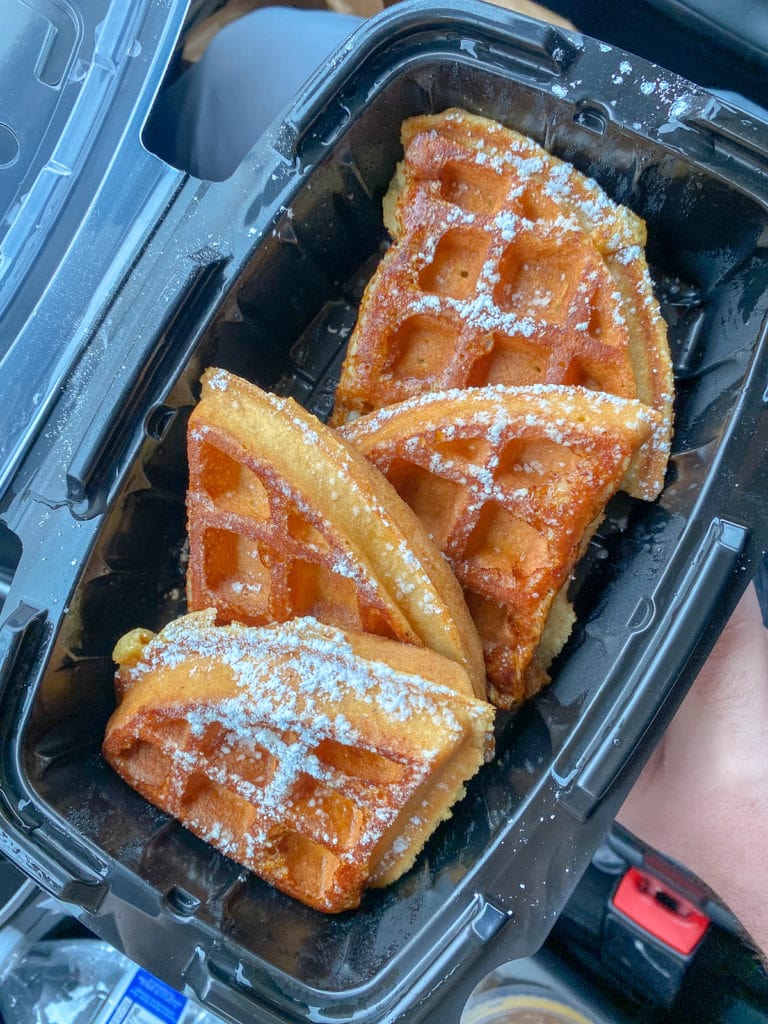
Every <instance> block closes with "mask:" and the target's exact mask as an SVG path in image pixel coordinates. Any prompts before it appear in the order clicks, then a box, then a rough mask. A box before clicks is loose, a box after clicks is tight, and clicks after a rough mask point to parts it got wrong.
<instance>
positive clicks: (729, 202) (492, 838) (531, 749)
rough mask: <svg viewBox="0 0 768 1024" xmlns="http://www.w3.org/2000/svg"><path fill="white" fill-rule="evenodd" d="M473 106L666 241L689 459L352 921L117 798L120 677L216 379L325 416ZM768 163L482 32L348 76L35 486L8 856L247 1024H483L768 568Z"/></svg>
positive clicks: (639, 510) (448, 17)
mask: <svg viewBox="0 0 768 1024" xmlns="http://www.w3.org/2000/svg"><path fill="white" fill-rule="evenodd" d="M627 66H628V67H629V70H627ZM619 79H620V80H621V81H618V80H619ZM451 105H462V106H464V107H466V108H468V109H470V110H472V111H475V112H477V113H481V114H485V115H488V116H491V117H494V118H497V119H499V120H501V121H503V122H504V123H506V124H509V125H510V126H512V127H514V128H516V129H518V130H520V131H523V132H525V133H527V134H530V135H532V136H533V137H534V138H536V139H537V140H538V141H539V142H541V143H543V144H544V145H545V146H546V147H547V148H549V149H551V150H552V151H553V152H554V153H555V154H557V155H558V156H561V157H564V158H566V159H568V160H571V161H573V162H574V163H575V164H576V166H577V167H579V169H581V170H583V171H585V172H587V173H588V174H590V175H592V176H594V177H595V178H596V179H597V180H598V181H599V182H600V184H602V185H603V186H604V187H605V188H606V189H607V190H608V192H609V193H610V194H611V195H613V196H614V197H615V198H616V199H618V200H620V201H622V202H625V203H627V204H628V205H630V206H631V207H632V208H633V209H635V210H636V211H637V212H638V213H640V214H641V215H642V216H644V217H645V218H646V220H647V222H648V230H649V246H648V255H649V259H650V263H651V268H652V273H653V276H654V279H655V282H656V285H657V289H658V294H659V297H660V300H661V303H662V309H663V311H664V314H665V316H666V318H667V320H668V323H669V325H670V342H671V346H672V350H673V358H674V364H675V371H676V378H677V402H676V434H675V442H674V456H673V459H672V462H671V465H670V469H669V474H668V479H667V485H666V487H665V490H664V493H663V494H662V496H661V498H660V499H659V501H658V502H656V503H654V504H643V503H640V502H635V501H631V500H629V499H626V498H621V497H620V498H619V499H617V500H616V501H615V502H614V503H613V505H612V506H611V509H610V515H609V517H608V519H607V521H606V523H605V525H604V527H603V528H602V529H601V531H600V533H599V535H598V536H597V537H596V538H595V540H594V541H593V543H592V545H591V547H590V550H589V552H588V553H587V556H586V557H585V559H584V561H583V563H582V565H581V566H580V569H579V573H578V577H577V580H576V581H575V585H574V600H575V603H576V607H577V610H578V613H579V622H578V626H577V628H576V630H575V633H574V636H573V637H572V639H571V641H570V642H569V644H568V646H567V648H566V649H565V651H564V652H563V655H562V656H561V657H560V659H559V660H558V662H557V664H556V666H555V671H554V681H553V683H552V685H551V686H550V687H549V688H548V689H547V690H546V691H544V692H543V693H542V694H540V695H539V696H538V697H537V698H536V699H535V700H534V701H532V702H531V703H530V704H529V705H528V706H527V707H525V708H524V709H523V710H522V711H521V712H519V713H518V714H517V715H516V716H514V717H511V716H500V721H499V729H498V753H497V757H496V760H495V761H494V762H493V764H491V765H489V766H488V767H487V768H486V769H484V770H483V771H482V772H481V773H480V775H479V776H478V777H477V778H476V779H475V780H474V782H473V783H472V784H471V786H470V789H469V793H468V795H467V798H466V799H465V800H464V801H463V803H462V804H461V806H460V807H459V808H458V809H457V811H456V814H455V815H454V817H453V818H452V819H451V820H450V821H449V822H447V823H446V824H445V825H443V826H442V827H441V828H440V829H439V830H438V832H437V833H436V834H435V836H434V837H433V839H432V840H431V841H430V842H429V844H428V846H427V848H426V850H425V851H424V853H423V854H422V856H421V857H420V858H419V860H418V862H417V864H416V866H415V868H414V869H413V870H412V871H411V872H409V874H408V875H407V876H406V877H404V878H403V879H402V880H401V881H400V882H398V883H397V884H396V885H395V886H393V887H391V888H390V889H388V890H386V891H383V892H371V893H369V894H368V895H367V896H366V897H365V899H364V901H363V904H362V906H361V907H360V909H359V910H357V911H355V912H351V913H347V914H344V915H341V916H338V917H335V918H332V917H326V916H323V915H321V914H319V913H316V912H314V911H311V910H308V909H307V908H305V907H302V906H301V905H299V904H297V903H295V902H294V901H292V900H290V899H289V898H287V897H285V896H283V895H281V894H280V893H278V892H276V891H274V890H272V889H271V888H270V887H269V886H267V885H265V884H263V883H262V882H260V881H259V880H258V879H256V878H254V877H252V876H250V875H249V874H248V873H247V872H245V871H243V870H242V869H240V868H239V867H238V866H237V865H235V864H233V863H232V862H230V861H228V860H227V859H226V858H224V857H223V856H220V855H219V854H217V853H216V852H215V851H213V850H211V849H209V848H208V847H207V846H206V845H205V844H204V843H202V842H201V841H199V840H197V839H196V838H195V837H193V836H192V835H190V834H189V833H188V832H186V831H185V830H184V829H182V828H181V827H180V826H178V825H176V824H175V823H174V822H172V821H170V820H169V819H168V818H167V817H166V816H165V815H162V814H160V813H159V812H158V811H156V810H154V809H153V808H151V807H150V806H149V805H148V804H147V803H146V802H145V801H144V800H142V799H141V798H140V797H139V796H138V795H137V794H136V793H134V792H132V791H131V790H130V789H129V788H128V787H127V786H125V785H124V784H123V783H122V782H121V781H120V780H119V779H118V778H117V777H116V776H115V775H114V774H113V773H112V772H111V770H110V769H109V768H108V767H107V766H106V764H105V763H104V762H103V760H102V759H101V756H100V753H99V747H100V741H101V736H102V734H103V728H104V724H105V722H106V719H107V717H108V715H109V713H110V711H111V709H112V707H113V704H114V700H113V696H112V688H111V678H112V664H111V661H110V654H111V650H112V646H113V644H114V641H115V640H116V638H117V637H118V636H119V635H120V634H121V633H122V632H124V631H125V630H127V629H129V628H132V627H134V626H136V625H138V624H141V625H144V626H148V627H150V628H156V627H159V626H160V625H162V624H163V623H164V622H166V621H167V620H168V619H169V618H171V617H173V616H174V615H176V614H178V613H179V612H181V611H183V608H184V599H183V594H184V575H183V573H184V559H183V549H184V525H185V524H184V492H185V487H186V465H185V455H184V436H185V424H186V417H187V415H188V413H189V411H190V409H191V408H192V406H193V405H194V402H195V401H196V398H197V395H198V383H197V382H198V380H199V376H200V374H201V372H202V370H203V369H204V368H205V367H206V366H208V365H211V364H215V365H220V366H225V367H227V368H229V369H231V370H233V371H235V372H237V373H240V374H242V375H243V376H245V377H248V378H249V379H251V380H254V381H256V382H257V383H259V384H261V385H262V386H264V387H267V388H271V389H275V390H278V391H280V392H282V393H289V394H293V395H295V396H296V397H297V398H299V399H300V400H301V401H302V402H303V403H304V404H306V405H307V406H308V407H309V408H310V409H311V410H313V411H315V412H317V413H318V414H319V415H325V414H326V413H327V412H328V411H329V408H330V403H331V396H332V392H333V387H334V383H335V379H336V374H337V373H338V366H339V361H340V359H341V357H342V353H343V346H344V342H345V339H346V337H347V336H348V334H349V331H350V329H351V327H352V324H353V322H354V317H355V309H356V304H357V302H358V301H359V297H360V294H361V291H362V288H363V286H364V283H365V281H366V280H367V277H368V276H369V275H370V273H371V271H372V269H373V267H374V266H375V262H376V260H377V258H378V257H379V256H380V254H381V252H382V251H383V246H384V244H385V236H384V231H383V227H382V223H381V212H380V201H381V197H382V194H383V192H384V190H385V188H386V186H387V183H388V181H389V179H390V177H391V175H392V173H393V170H394V167H395V163H396V161H397V159H398V158H399V155H400V145H399V127H400V124H401V122H402V120H403V119H404V118H406V117H408V116H410V115H412V114H415V113H420V112H425V111H437V110H441V109H443V108H445V107H447V106H451ZM767 154H768V129H766V127H765V126H764V125H760V124H757V123H754V122H752V121H750V119H749V118H748V117H746V116H745V115H742V114H741V113H739V112H737V111H735V110H732V109H730V108H728V107H726V106H724V105H723V104H720V103H718V102H717V101H715V100H713V99H712V98H711V97H709V96H708V95H707V94H706V93H703V92H702V91H701V90H699V89H697V88H696V87H694V86H691V85H689V84H688V83H685V82H682V81H680V80H679V79H676V78H675V77H674V76H671V75H666V74H665V73H664V72H661V71H659V69H658V68H655V67H652V66H650V65H647V64H645V63H644V62H642V61H640V60H638V59H637V58H634V57H632V56H630V55H626V54H622V53H618V52H617V51H615V50H611V49H610V48H607V47H604V46H602V45H601V44H599V43H597V42H594V41H592V40H588V39H584V38H582V37H578V36H568V35H567V34H563V33H560V32H558V31H555V30H553V29H552V28H550V27H545V26H543V25H540V24H538V23H536V22H532V21H529V20H527V19H523V18H518V17H515V16H513V15H508V14H506V13H504V12H500V11H499V10H498V9H496V8H488V7H485V6H484V5H482V4H475V3H466V4H465V5H461V6H455V7H453V6H452V7H449V8H446V9H443V10H442V11H441V12H440V13H435V12H434V11H432V10H431V9H429V8H427V7H426V6H425V5H423V4H421V3H419V2H416V3H407V4H405V5H403V6H402V7H398V8H396V9H393V10H391V11H388V12H387V13H385V15H383V16H382V17H381V18H379V19H376V20H375V21H374V22H372V23H370V24H368V25H367V26H366V27H365V28H364V29H363V30H362V31H361V32H360V33H359V34H358V35H357V36H356V37H355V38H354V40H353V41H352V43H351V44H350V45H349V46H348V47H347V49H346V50H345V51H344V52H342V53H340V54H338V55H337V56H336V57H334V58H332V59H331V60H330V61H329V63H328V65H327V66H326V68H325V69H323V71H322V73H320V74H318V76H317V77H316V78H315V79H314V80H313V82H312V83H311V84H310V86H309V87H308V88H307V90H306V91H305V93H304V94H303V95H302V96H301V97H300V98H299V100H298V101H297V103H296V105H295V107H294V108H293V109H292V111H291V112H290V113H289V115H288V117H287V118H286V119H285V120H284V121H283V122H282V123H281V124H280V125H277V126H275V128H274V130H273V131H272V132H270V133H269V134H268V135H267V137H265V139H264V140H262V142H261V143H260V145H259V146H257V147H256V149H255V150H254V151H253V153H252V154H251V156H250V157H249V158H248V159H247V160H246V161H245V162H244V164H243V166H242V167H241V168H240V169H239V170H238V171H237V173H236V174H235V175H234V176H233V177H232V178H231V179H230V180H229V181H227V182H223V183H220V184H217V185H207V184H205V183H200V182H196V181H194V180H191V179H189V180H187V181H186V182H185V183H184V185H183V187H182V188H181V189H180V191H179V193H178V195H177V197H176V199H175V202H174V203H173V204H172V205H171V206H170V207H169V208H168V210H167V211H166V212H165V214H164V215H163V217H162V219H161V220H159V221H158V225H157V230H156V232H155V234H154V235H153V237H152V239H151V240H150V242H149V243H148V244H147V246H146V248H145V250H144V251H143V253H142V257H141V259H140V260H138V261H137V263H136V264H135V266H134V267H133V268H132V270H131V273H130V274H129V275H127V277H126V279H125V281H124V283H123V285H122V286H121V289H120V291H119V292H118V293H117V294H116V296H115V299H114V303H113V306H112V313H111V318H110V322H109V325H108V328H106V327H105V330H104V332H103V333H102V335H101V336H100V337H98V338H96V339H95V340H94V344H93V346H92V348H91V351H89V353H88V359H87V360H86V361H84V363H83V364H82V366H81V367H80V369H79V371H78V373H76V374H75V376H74V378H73V380H72V382H71V384H70V387H69V388H68V389H67V391H65V393H64V395H63V396H62V399H61V401H60V403H59V405H58V406H57V407H56V408H55V409H54V410H53V413H52V415H51V418H50V421H49V425H48V427H47V429H46V431H45V434H44V435H42V436H41V437H40V438H39V439H38V442H37V444H36V446H35V447H34V448H33V450H32V452H31V454H30V456H29V458H28V459H27V461H26V463H25V464H24V465H23V466H22V469H21V471H20V473H19V474H18V475H17V478H16V479H15V481H14V497H13V501H12V502H11V504H10V505H9V507H8V509H7V512H6V523H7V528H8V530H9V531H11V533H12V534H13V536H15V537H17V538H18V539H19V543H20V545H21V549H22V554H21V556H20V560H19V561H18V566H17V567H16V568H15V569H14V570H13V575H12V578H11V580H10V583H9V586H8V594H7V598H6V607H5V609H4V612H3V614H4V615H5V616H6V617H7V618H6V620H5V621H4V622H3V623H2V624H0V638H2V643H3V648H2V649H3V650H4V651H7V652H8V654H7V655H6V656H5V660H4V661H3V662H2V664H0V749H2V751H3V754H2V760H1V761H0V788H1V790H2V803H1V804H0V847H1V848H2V849H3V851H4V852H6V854H7V855H9V856H10V857H11V858H12V859H14V860H15V861H16V862H17V863H20V864H22V866H23V867H24V868H25V870H26V871H28V872H29V873H30V874H32V875H33V876H34V877H36V878H38V879H39V880H40V881H41V882H42V884H43V885H44V886H45V887H47V888H49V889H50V890H51V891H54V892H56V893H57V895H59V896H60V897H61V898H63V899H65V900H67V901H68V902H69V903H70V904H71V906H72V907H74V908H76V912H77V913H78V914H80V916H82V917H83V919H84V920H85V921H86V922H87V924H88V925H89V926H90V927H91V928H92V929H93V930H94V931H96V932H97V933H98V934H100V935H102V936H103V937H104V938H106V939H108V940H109V941H111V942H113V943H114V944H115V945H117V946H119V947H120V948H122V949H124V950H125V951H126V952H127V953H128V954H129V955H130V956H131V957H133V959H135V960H137V961H138V962H140V963H142V964H143V965H144V966H146V967H147V968H149V969H150V970H152V971H153V972H154V973H155V974H157V975H159V976H160V977H162V978H163V979H164V980H166V981H168V982H169V983H171V984H174V985H176V986H177V987H183V986H185V985H186V986H189V988H190V989H192V990H194V991H195V992H196V993H197V994H198V996H199V997H200V998H202V999H203V1000H204V1001H205V1002H206V1003H208V1004H209V1005H210V1006H212V1007H213V1008H214V1009H216V1010H217V1011H218V1012H220V1013H222V1014H224V1015H229V1016H231V1017H232V1019H235V1020H238V1021H242V1022H245V1021H303V1020H332V1019H336V1020H339V1019H343V1020H360V1021H363V1020H364V1021H370V1022H375V1021H395V1020H409V1021H416V1020H421V1019H428V1020H432V1021H441V1022H443V1021H444V1022H451V1021H457V1020H458V1017H459V1014H460V1010H461V1006H462V1005H463V1001H464V999H465V998H466V994H467V993H468V991H469V990H470V988H471V987H472V985H473V984H475V983H476V982H477V981H478V980H479V979H480V978H481V977H482V976H483V974H484V973H485V972H486V971H488V970H489V969H490V968H491V967H493V966H495V964H497V963H500V962H502V961H504V960H508V959H511V958H514V957H520V956H524V955H527V954H529V953H531V952H532V951H534V950H535V949H537V948H538V946H539V945H540V944H541V942H542V941H543V939H544V937H545V936H546V934H547V932H548V930H549V928H550V927H551V926H552V924H553V922H554V920H555V918H556V917H557V915H558V913H559V912H560V910H561V909H562V907H563V906H564V904H565V902H566V899H567V896H568V894H569V892H570V891H571V890H572V888H573V887H574V886H575V884H576V882H577V880H578V878H579V877H580V875H581V873H582V872H583V870H584V869H585V867H586V865H587V864H588V863H589V860H590V857H591V855H592V853H593V852H594V850H595V849H596V847H597V845H598V843H599V841H600V838H601V836H602V834H603V832H604V831H605V829H606V828H607V826H608V824H609V823H610V821H611V820H612V818H613V816H614V813H615V811H616V809H617V807H618V806H619V803H620V801H621V799H622V797H623V795H624V793H625V792H626V791H627V789H628V787H629V785H630V784H631V782H632V780H633V778H634V777H635V775H636V774H637V772H638V771H639V769H640V767H641V765H642V763H643V761H644V759H645V758H646V757H647V755H648V754H649V752H650V750H651V749H652V747H653V745H654V743H655V742H656V741H657V740H658V738H659V736H660V735H661V732H662V730H663V728H664V726H665V724H666V722H667V721H668V720H669V717H670V716H671V714H672V712H673V711H674V709H675V707H676V706H677V704H678V703H679V701H680V700H681V699H682V696H683V694H684V692H685V690H686V688H687V686H688V685H689V683H690V682H691V680H692V678H693V677H694V675H695V672H696V670H697V668H698V666H699V665H700V663H701V661H702V659H703V658H704V656H705V655H706V653H707V651H708V649H709V648H710V647H711V645H712V643H713V642H714V639H715V637H716V636H717V633H718V632H719V630H720V629H721V628H722V626H723V624H724V623H725V621H726V619H727V616H728V614H729V612H730V609H731V608H732V607H733V605H734V604H735V602H736V600H737V598H738V596H739V594H740V593H741V591H742V590H743V588H744V586H745V585H746V583H747V581H748V579H749V578H750V576H751V574H752V572H753V571H754V569H755V567H756V565H757V564H758V562H759V560H760V559H761V557H762V555H763V554H764V551H765V547H766V542H767V541H768V523H766V521H765V516H764V514H763V508H764V504H765V500H766V496H767V495H768V470H767V469H766V465H765V460H764V452H765V450H766V443H768V396H766V386H767V383H768V352H766V339H765V317H766V310H767V309H768V251H767V250H766V237H768V233H767V232H768V185H766V182H767V181H768V177H766V173H765V172H766V169H767V168H768V157H767ZM89 363H90V365H89ZM96 365H97V366H98V372H94V366H96ZM13 550H14V557H17V555H18V549H17V548H14V549H13ZM14 616H15V617H14ZM5 666H10V667H9V668H7V670H6V669H5Z"/></svg>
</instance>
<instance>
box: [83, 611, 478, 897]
mask: <svg viewBox="0 0 768 1024" xmlns="http://www.w3.org/2000/svg"><path fill="white" fill-rule="evenodd" d="M214 620H215V612H214V611H213V610H207V611H204V612H198V613H195V614H191V615H187V616H185V617H183V618H181V619H177V620H176V621H175V622H173V623H171V624H170V625H168V626H166V627H165V629H163V630H162V631H161V632H160V633H159V634H157V635H152V634H150V633H147V632H141V631H134V633H132V634H129V635H128V636H127V637H126V638H123V640H121V641H120V643H119V644H118V647H117V648H116V651H115V656H116V657H119V658H121V659H123V661H122V663H120V664H119V667H118V672H117V680H118V693H119V694H121V695H122V700H121V702H120V704H119V706H118V708H117V710H116V711H115V712H114V714H113V715H112V717H111V719H110V721H109V723H108V726H107V731H106V736H105V739H104V744H103V750H104V755H105V757H106V759H107V761H108V762H109V763H110V764H111V765H112V766H113V768H114V769H115V770H116V771H117V772H118V773H119V774H120V775H121V776H122V777H123V778H124V779H125V780H126V781H127V782H128V783H129V784H130V785H131V786H133V787H134V788H135V789H136V790H138V791H139V792H140V793H141V794H142V795H143V796H144V797H146V799H148V800H149V801H150V802H151V803H153V804H155V805H156V806H157V807H159V808H161V809H162V810H164V811H166V812H167V813H169V814H171V815H173V816H174V817H176V818H177V819H178V820H179V821H180V822H181V823H182V824H183V825H185V826H186V827H187V828H188V829H190V830H191V831H192V832H194V833H195V834H196V835H198V836H200V837H201V838H202V839H204V840H206V841H207V842H209V843H210V844H211V845H213V846H215V847H216V848H218V849H219V850H221V851H222V852H223V853H225V854H226V855H227V856H229V857H231V858H233V859H234V860H236V861H238V862H239V863H241V864H243V865H245V866H246V867H248V868H249V869H251V870H252V871H254V872H255V873H256V874H258V875H259V876H260V877H261V878H263V879H265V880H266V881H268V882H271V883H272V884H273V885H275V886H276V887H277V888H278V889H280V890H282V891H283V892H285V893H288V894H289V895H290V896H294V897H295V898H297V899H299V900H302V901H303V902H304V903H307V904H309V905H310V906H312V907H315V908H317V909H318V910H323V911H326V912H331V913H335V912H338V911H341V910H346V909H348V908H351V907H355V906H357V904H358V903H359V901H360V897H361V894H362V891H363V889H364V888H365V887H367V886H381V885H386V884H388V883H389V882H392V881H394V880H395V879H396V878H398V877H399V876H400V875H401V874H402V873H403V872H405V871H407V870H408V868H410V867H411V865H412V864H413V861H414V859H415V857H416V855H417V854H418V852H419V850H420V849H421V848H422V846H423V844H424V842H425V841H426V839H427V837H428V836H429V835H430V834H431V832H432V831H433V830H434V828H435V827H436V825H437V824H438V823H439V822H440V821H442V820H443V819H444V818H446V817H448V815H449V814H450V810H451V807H452V805H453V804H454V803H455V801H456V800H457V799H459V798H460V797H461V796H462V795H463V793H464V785H465V783H466V781H467V780H468V779H469V778H470V777H471V776H472V775H474V774H475V772H476V771H477V769H478V768H479V767H480V765H481V764H482V763H483V761H484V760H486V759H487V758H488V756H489V754H490V751H491V749H492V725H493V708H492V707H491V706H490V705H489V704H487V703H486V702H484V701H478V700H476V699H475V698H473V697H471V696H463V695H462V694H461V692H459V691H461V690H466V689H468V683H467V682H466V678H465V679H464V682H463V683H462V682H461V681H460V679H459V677H462V676H464V677H465V673H464V670H463V669H462V668H460V667H459V666H458V665H456V664H455V663H454V662H452V661H449V660H447V659H445V658H443V657H441V656H440V655H437V654H435V653H434V652H432V651H427V650H415V649H413V648H410V647H407V646H406V645H403V644H399V643H395V642H393V641H391V640H383V639H381V638H379V637H374V636H370V635H367V634H361V633H358V634H345V633H343V632H342V631H340V630H338V629H336V628H335V627H330V626H323V625H321V624H320V623H318V622H317V621H316V620H314V619H311V618H303V619H295V620H293V621H291V622H289V623H283V624H273V625H271V626H265V627H247V626H241V625H230V626H218V627H217V626H216V625H215V624H214Z"/></svg>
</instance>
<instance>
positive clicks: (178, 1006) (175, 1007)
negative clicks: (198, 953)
mask: <svg viewBox="0 0 768 1024" xmlns="http://www.w3.org/2000/svg"><path fill="white" fill-rule="evenodd" d="M186 1005H187V998H186V996H183V995H181V994H180V993H179V992H176V990H175V989H172V988H171V987H170V985H166V984H165V982H164V981H160V980H159V979H158V978H155V977H154V975H152V974H149V973H148V972H147V971H145V970H142V968H139V969H138V970H137V971H136V973H135V974H134V976H133V978H132V979H131V983H130V985H129V986H128V988H127V989H126V990H125V992H124V993H123V997H122V999H121V1000H120V1002H119V1003H118V1005H117V1006H116V1007H115V1009H114V1011H113V1013H112V1016H111V1017H110V1018H109V1024H156V1022H157V1024H178V1021H179V1018H180V1017H181V1015H182V1013H183V1012H184V1009H185V1007H186Z"/></svg>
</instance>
